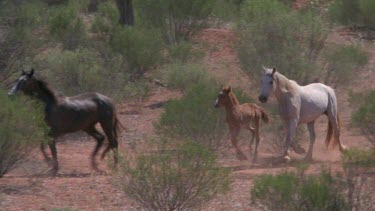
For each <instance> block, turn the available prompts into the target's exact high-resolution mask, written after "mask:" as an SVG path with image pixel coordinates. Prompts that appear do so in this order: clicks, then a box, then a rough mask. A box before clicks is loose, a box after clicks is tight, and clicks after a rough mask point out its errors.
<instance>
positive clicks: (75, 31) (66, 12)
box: [48, 1, 87, 50]
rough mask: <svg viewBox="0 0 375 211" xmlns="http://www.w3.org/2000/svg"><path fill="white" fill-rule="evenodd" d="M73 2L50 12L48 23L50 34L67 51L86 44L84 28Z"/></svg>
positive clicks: (77, 7)
mask: <svg viewBox="0 0 375 211" xmlns="http://www.w3.org/2000/svg"><path fill="white" fill-rule="evenodd" d="M73 2H75V1H69V4H68V5H66V6H60V7H57V8H55V9H54V10H51V11H50V13H51V15H52V16H51V18H50V19H49V23H48V27H49V31H50V34H51V35H52V36H53V37H54V38H56V39H57V40H59V41H61V42H62V44H63V47H64V48H65V49H67V50H74V49H76V48H78V46H80V45H84V44H85V43H86V42H87V34H86V30H85V26H84V23H83V20H82V19H81V18H80V17H79V13H78V12H79V9H80V8H79V5H78V6H77V5H76V4H75V3H73Z"/></svg>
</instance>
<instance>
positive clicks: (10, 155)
mask: <svg viewBox="0 0 375 211" xmlns="http://www.w3.org/2000/svg"><path fill="white" fill-rule="evenodd" d="M0 101H1V106H0V178H1V177H2V176H3V175H4V174H6V173H7V172H9V171H10V170H12V169H14V168H15V167H17V165H18V164H20V163H21V162H22V161H23V160H24V159H25V158H26V157H27V155H28V154H29V153H30V152H31V151H32V149H33V148H35V147H36V146H37V145H38V144H39V143H40V141H42V140H44V139H46V138H45V137H44V134H45V130H46V126H45V124H44V122H43V117H42V111H41V110H42V109H36V108H34V107H37V108H41V106H40V105H37V104H36V103H35V102H33V101H29V102H25V99H23V98H19V97H13V98H9V97H8V96H7V95H6V92H5V91H4V90H3V89H0Z"/></svg>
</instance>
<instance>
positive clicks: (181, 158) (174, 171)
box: [115, 141, 230, 210]
mask: <svg viewBox="0 0 375 211" xmlns="http://www.w3.org/2000/svg"><path fill="white" fill-rule="evenodd" d="M162 142H165V141H162ZM169 142H170V141H169ZM173 146H174V147H172V148H170V147H168V144H164V143H159V145H158V147H157V151H155V152H151V153H144V154H141V155H137V156H136V158H135V160H134V162H132V161H129V159H127V160H126V161H124V162H123V163H122V164H121V165H120V171H119V172H118V173H117V175H116V178H115V184H116V186H117V187H120V188H121V189H122V190H123V191H124V192H125V193H126V194H127V195H128V196H129V197H130V198H131V199H134V200H135V201H136V202H138V203H139V204H140V205H142V206H143V207H144V208H146V209H148V210H190V209H193V208H199V207H200V206H202V205H203V204H205V203H207V201H209V200H210V199H212V198H213V197H214V196H215V195H216V194H218V193H220V192H224V191H226V190H228V188H229V184H230V179H229V171H228V170H225V169H224V168H222V167H220V166H219V165H218V164H217V161H216V156H215V155H214V154H213V153H212V152H210V151H209V150H207V149H205V148H204V147H203V146H201V145H198V144H196V143H194V142H184V143H183V144H181V145H179V146H177V147H176V146H175V144H173Z"/></svg>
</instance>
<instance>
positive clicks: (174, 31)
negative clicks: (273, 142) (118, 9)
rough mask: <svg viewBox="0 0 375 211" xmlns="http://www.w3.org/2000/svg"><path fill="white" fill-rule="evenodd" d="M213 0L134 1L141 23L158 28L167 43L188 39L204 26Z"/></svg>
mask: <svg viewBox="0 0 375 211" xmlns="http://www.w3.org/2000/svg"><path fill="white" fill-rule="evenodd" d="M214 3H215V1H214V0H190V1H185V0H143V1H135V2H134V5H135V8H136V9H137V11H138V16H139V19H140V20H141V24H144V25H146V26H149V27H152V28H154V27H157V28H160V29H161V31H162V32H164V34H163V35H164V37H165V38H166V40H167V41H168V42H169V43H177V42H179V41H183V40H187V39H189V38H190V37H191V36H192V35H193V34H194V33H196V32H197V31H198V30H200V29H202V28H203V27H206V25H207V17H208V16H209V15H210V14H211V11H212V8H213V6H214Z"/></svg>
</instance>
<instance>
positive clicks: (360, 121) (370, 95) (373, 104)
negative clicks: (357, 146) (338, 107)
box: [350, 90, 375, 147]
mask: <svg viewBox="0 0 375 211" xmlns="http://www.w3.org/2000/svg"><path fill="white" fill-rule="evenodd" d="M350 95H351V97H350V98H351V101H352V102H351V104H352V105H354V106H355V108H356V110H355V111H354V113H353V115H352V122H353V124H354V125H355V126H357V127H359V128H360V130H361V132H362V134H364V135H365V136H366V137H367V139H368V140H369V141H370V142H371V143H372V145H373V146H374V147H375V90H371V91H368V92H367V93H364V94H360V93H351V94H350Z"/></svg>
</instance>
